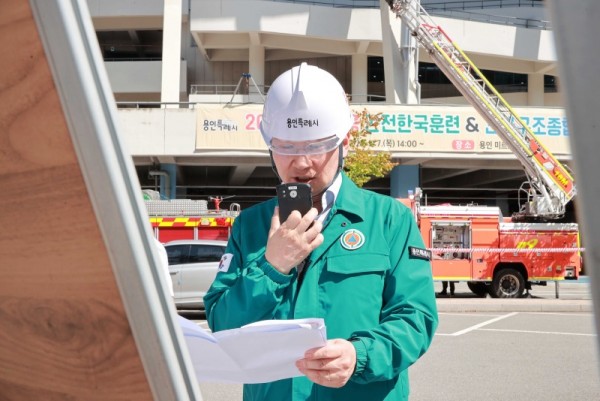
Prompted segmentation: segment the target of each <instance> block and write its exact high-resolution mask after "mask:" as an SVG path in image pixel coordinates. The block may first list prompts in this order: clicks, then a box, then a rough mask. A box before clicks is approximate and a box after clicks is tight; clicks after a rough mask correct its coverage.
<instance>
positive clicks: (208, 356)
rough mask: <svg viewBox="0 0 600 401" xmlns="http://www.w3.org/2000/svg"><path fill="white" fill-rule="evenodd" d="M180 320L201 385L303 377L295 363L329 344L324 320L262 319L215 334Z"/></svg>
mask: <svg viewBox="0 0 600 401" xmlns="http://www.w3.org/2000/svg"><path fill="white" fill-rule="evenodd" d="M178 318H179V322H180V326H181V328H182V330H183V335H184V338H185V341H186V344H187V347H188V350H189V352H190V356H191V359H192V363H193V365H194V369H195V372H196V377H197V378H198V381H200V382H204V381H215V382H228V383H265V382H270V381H274V380H280V379H286V378H290V377H296V376H302V373H300V371H299V370H298V369H297V368H296V365H295V362H296V361H297V360H298V359H302V358H303V357H304V353H305V352H306V351H308V350H309V349H311V348H316V347H322V346H324V345H325V343H326V341H327V332H326V328H325V322H324V321H323V319H320V318H311V319H295V320H263V321H260V322H256V323H252V324H249V325H246V326H243V327H241V328H239V329H232V330H223V331H218V332H215V333H210V332H208V331H206V330H204V329H203V328H201V327H199V326H198V325H197V324H195V323H194V322H191V321H189V320H187V319H185V318H183V317H181V316H178Z"/></svg>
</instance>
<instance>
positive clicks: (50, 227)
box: [0, 0, 152, 401]
mask: <svg viewBox="0 0 600 401" xmlns="http://www.w3.org/2000/svg"><path fill="white" fill-rule="evenodd" d="M0 48H2V50H3V54H2V57H1V58H0V77H2V78H1V81H0V191H1V193H0V324H1V330H0V399H3V400H5V399H6V400H27V401H29V400H58V399H60V400H63V399H65V400H66V399H68V400H146V399H152V393H151V391H150V386H149V382H148V380H147V378H146V376H145V373H144V369H143V365H142V363H141V359H140V356H139V354H138V350H137V348H136V344H135V342H134V339H133V336H132V332H131V329H130V326H129V323H128V320H127V316H126V313H125V310H124V306H123V303H122V300H121V298H120V295H119V291H118V288H117V284H116V281H115V278H114V276H113V272H112V267H111V264H110V261H109V258H108V254H107V249H106V247H105V244H104V241H103V239H102V236H101V233H100V230H99V228H98V222H97V220H96V216H95V214H94V211H93V209H92V206H91V201H90V198H89V196H88V193H87V190H86V186H85V183H84V181H83V178H82V174H81V171H80V168H79V165H78V163H77V158H76V155H75V152H74V148H73V144H72V142H71V138H70V135H69V132H68V129H67V125H66V122H65V117H64V114H63V112H62V108H61V104H60V101H59V97H58V95H57V92H56V88H55V86H54V83H53V81H52V76H51V73H50V69H49V67H48V62H47V60H46V57H45V54H44V51H43V48H42V45H41V42H40V38H39V35H38V32H37V28H36V25H35V23H34V20H33V17H32V13H31V9H30V6H29V3H28V2H27V1H25V0H2V2H0Z"/></svg>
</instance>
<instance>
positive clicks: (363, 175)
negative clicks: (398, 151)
mask: <svg viewBox="0 0 600 401" xmlns="http://www.w3.org/2000/svg"><path fill="white" fill-rule="evenodd" d="M355 113H356V115H357V116H358V121H359V124H358V127H357V128H354V127H353V128H352V130H351V131H350V149H349V152H348V156H346V162H345V165H344V170H345V171H346V174H348V177H350V179H351V180H352V181H354V183H355V184H356V185H358V186H359V187H362V186H363V185H364V184H365V183H366V182H369V181H370V180H372V179H373V178H381V177H385V175H386V174H387V173H389V172H390V171H391V170H392V168H393V167H394V166H395V165H396V164H395V163H393V162H392V161H391V154H390V152H386V151H376V150H373V148H374V147H375V145H376V141H375V140H374V139H372V138H371V131H372V130H375V129H377V128H378V127H379V123H380V122H381V120H382V119H383V117H382V115H381V113H377V114H370V113H369V112H368V111H367V109H363V111H362V112H360V113H357V112H355Z"/></svg>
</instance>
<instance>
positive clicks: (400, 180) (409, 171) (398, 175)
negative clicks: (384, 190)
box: [390, 165, 421, 198]
mask: <svg viewBox="0 0 600 401" xmlns="http://www.w3.org/2000/svg"><path fill="white" fill-rule="evenodd" d="M420 182H421V180H420V174H419V166H418V165H408V166H396V167H394V168H393V169H392V172H391V174H390V196H391V197H392V198H407V197H408V191H414V190H415V188H416V187H418V186H420Z"/></svg>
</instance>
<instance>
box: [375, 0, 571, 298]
mask: <svg viewBox="0 0 600 401" xmlns="http://www.w3.org/2000/svg"><path fill="white" fill-rule="evenodd" d="M386 2H387V3H388V4H389V6H390V8H391V10H392V12H394V13H395V14H396V16H398V17H399V18H401V19H402V21H403V22H404V24H405V25H406V26H407V27H408V29H409V30H410V31H411V34H412V36H413V37H414V38H415V39H416V40H417V41H418V42H419V44H420V45H421V46H422V47H423V49H424V50H425V51H426V52H427V53H428V54H429V56H430V57H431V59H432V60H433V61H434V62H435V63H436V65H437V66H438V67H439V68H440V70H441V71H442V72H444V74H445V75H446V77H448V79H449V80H450V81H451V82H452V83H453V84H454V86H455V87H456V88H457V89H458V91H459V92H460V93H461V94H462V95H463V96H464V97H465V99H466V100H467V101H468V102H469V103H470V104H471V105H472V106H473V107H474V108H475V109H476V110H477V111H478V112H479V114H480V115H481V116H482V117H483V118H484V119H485V120H486V122H487V123H488V124H489V125H490V127H492V128H493V129H494V130H495V131H496V134H497V135H498V136H500V137H501V138H502V140H503V141H504V143H505V144H506V145H507V147H508V148H509V149H510V150H511V151H512V152H513V154H514V155H515V157H516V158H517V159H518V160H519V161H520V162H521V165H522V166H523V169H524V171H525V174H526V176H527V181H526V182H525V183H524V185H523V186H522V188H521V190H522V191H520V192H519V193H522V192H524V193H526V199H525V201H524V202H523V203H522V205H521V207H520V210H519V212H518V213H516V214H515V215H513V216H512V217H511V218H504V217H503V216H502V214H501V212H500V209H499V208H497V207H479V206H420V202H419V198H420V197H419V194H415V196H414V197H412V199H409V200H406V201H405V203H407V204H408V206H410V207H411V208H412V209H413V211H414V213H415V218H416V219H417V222H418V223H419V227H420V230H421V233H422V234H423V238H424V240H425V243H426V244H427V246H428V247H429V248H430V249H431V250H432V251H433V255H434V260H433V263H432V264H433V275H434V278H435V279H437V280H443V281H467V282H468V283H469V287H470V289H471V290H472V291H473V292H474V293H477V294H480V295H482V294H484V293H486V292H489V293H490V294H491V295H492V296H495V297H518V296H521V295H522V294H523V292H524V290H526V289H528V288H530V286H531V284H536V283H539V284H545V283H546V282H547V281H558V280H564V279H577V278H578V277H579V273H580V271H581V265H582V259H581V251H582V249H581V248H580V245H579V244H580V241H579V229H578V226H577V224H575V223H572V224H562V223H553V222H552V221H556V220H558V219H560V218H561V217H562V216H563V215H564V213H565V207H566V205H567V204H568V203H569V202H570V201H571V199H572V198H573V197H574V196H575V194H576V190H575V181H574V179H573V177H572V176H571V174H570V172H569V171H568V170H567V169H566V168H565V166H563V165H562V164H561V163H560V162H559V161H558V160H557V159H556V158H555V157H554V155H553V154H552V153H551V152H550V151H549V150H548V149H546V148H545V147H544V145H543V144H542V143H541V142H540V141H539V139H538V138H537V137H536V136H535V134H534V133H533V132H532V131H531V129H530V128H529V127H528V126H527V124H525V123H524V122H523V120H522V119H521V118H520V117H519V116H518V115H517V114H516V113H515V111H514V110H513V109H512V108H511V107H510V105H509V104H508V103H507V102H506V100H504V98H503V97H502V96H501V95H500V93H498V91H497V90H496V89H495V88H494V87H493V86H492V84H491V83H490V82H489V81H488V80H487V79H486V78H485V76H484V75H483V74H482V73H481V71H480V70H479V69H478V68H477V67H476V66H475V65H474V64H473V62H472V61H471V60H470V59H469V58H468V57H467V56H466V54H465V53H464V52H463V51H462V50H461V49H460V48H459V47H458V45H457V44H456V43H455V42H454V41H453V40H452V39H450V37H449V36H448V35H447V34H446V33H445V32H444V30H443V29H442V28H441V27H439V26H438V25H436V24H435V22H434V21H433V20H432V19H431V17H430V16H429V15H428V14H427V12H426V11H425V9H424V8H423V7H421V5H420V4H419V3H418V2H415V1H412V0H386Z"/></svg>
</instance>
